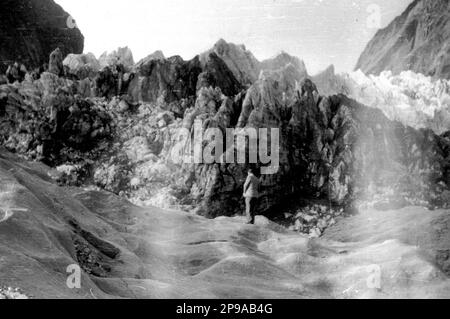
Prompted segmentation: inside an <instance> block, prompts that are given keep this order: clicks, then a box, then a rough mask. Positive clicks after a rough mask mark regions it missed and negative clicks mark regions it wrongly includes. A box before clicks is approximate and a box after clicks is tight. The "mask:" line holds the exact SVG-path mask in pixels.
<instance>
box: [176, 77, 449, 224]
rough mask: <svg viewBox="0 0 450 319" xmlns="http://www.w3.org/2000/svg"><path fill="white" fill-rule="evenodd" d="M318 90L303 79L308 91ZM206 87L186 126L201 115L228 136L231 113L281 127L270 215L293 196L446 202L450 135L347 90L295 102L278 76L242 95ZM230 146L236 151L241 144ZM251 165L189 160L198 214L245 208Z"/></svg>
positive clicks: (244, 122)
mask: <svg viewBox="0 0 450 319" xmlns="http://www.w3.org/2000/svg"><path fill="white" fill-rule="evenodd" d="M308 87H310V88H308ZM312 88H313V86H308V85H306V84H304V87H303V88H302V89H303V90H306V91H308V90H312ZM205 93H206V92H203V93H201V94H200V95H199V97H198V100H197V103H196V106H195V108H194V109H193V110H192V111H191V112H189V113H188V114H187V115H186V118H185V121H184V127H187V128H189V129H191V130H192V131H191V134H194V128H193V124H194V120H195V119H201V120H202V123H203V130H206V129H208V128H220V129H221V130H222V131H223V133H224V134H223V135H224V136H225V135H226V133H225V130H224V128H226V127H230V125H231V127H235V126H234V122H233V121H232V120H231V119H232V118H235V117H236V116H237V114H239V120H238V121H237V123H238V124H237V125H236V127H238V128H268V129H270V128H276V129H279V132H280V143H279V162H280V165H279V169H278V170H277V171H276V172H275V174H271V175H264V176H262V184H263V192H262V198H261V200H260V207H259V211H260V212H266V213H270V212H271V211H273V210H274V208H276V207H278V206H280V205H281V206H282V205H283V204H282V203H283V202H286V199H289V198H290V197H291V196H292V197H294V198H299V197H300V198H315V199H327V200H330V201H331V202H332V203H334V204H337V205H344V204H347V203H350V202H352V201H354V200H359V199H367V198H371V197H372V196H374V195H375V194H383V193H384V194H385V195H387V196H393V197H402V198H405V201H408V200H411V202H410V203H419V204H420V203H423V202H426V203H431V205H443V204H445V199H444V198H445V196H444V197H440V195H442V194H443V193H445V190H446V189H447V188H448V181H449V154H450V153H449V150H450V141H449V140H448V138H446V137H444V136H442V137H439V136H437V135H435V134H434V133H433V132H432V131H431V130H421V131H417V130H414V129H412V128H410V127H406V126H403V125H402V124H400V123H398V122H393V121H390V120H389V119H388V118H387V117H386V116H385V115H383V113H382V112H381V111H380V110H377V109H372V108H368V107H366V106H363V105H361V104H359V103H358V102H356V101H354V100H351V99H349V98H347V97H345V96H343V95H336V96H332V97H319V96H317V95H314V94H312V93H313V92H309V93H311V94H305V95H302V96H301V97H300V98H297V100H295V101H294V102H293V103H290V102H289V99H286V98H285V94H283V93H284V89H283V87H282V86H281V85H280V83H279V82H278V80H277V79H276V78H275V79H274V78H272V77H266V78H263V79H260V80H259V81H257V82H256V83H255V84H254V85H253V86H252V87H251V88H250V89H249V90H248V92H247V94H246V96H245V98H244V99H243V100H242V98H241V100H239V99H235V100H234V101H233V100H230V99H227V98H225V99H222V100H221V99H220V98H219V97H217V95H216V96H215V97H214V95H210V94H206V95H205ZM220 101H221V102H220ZM218 105H221V106H220V107H218ZM240 105H242V108H241V107H239V106H240ZM225 115H226V116H225ZM224 116H225V117H224ZM236 134H239V131H238V132H237V133H236ZM259 138H261V136H260V137H259ZM269 140H270V138H269ZM207 141H208V140H207ZM207 141H205V143H206V142H207ZM209 141H211V140H209ZM205 143H204V144H205ZM206 144H207V143H206ZM229 152H231V153H232V154H234V156H237V155H236V154H237V152H238V148H237V147H236V145H234V146H233V147H231V148H228V149H226V153H229ZM261 164H262V163H261V162H259V165H261ZM249 166H252V165H251V164H250V163H248V162H247V163H243V164H236V163H228V164H221V163H216V164H212V165H209V164H191V165H184V167H183V169H184V176H187V177H188V178H187V180H186V181H185V187H187V190H186V193H187V194H188V196H191V198H192V199H193V201H194V203H195V206H196V207H197V212H198V213H200V214H203V215H206V216H209V217H215V216H218V215H232V214H234V213H239V212H241V211H242V209H243V207H242V198H241V197H242V187H243V183H244V181H245V173H246V169H247V167H249ZM414 201H417V202H414Z"/></svg>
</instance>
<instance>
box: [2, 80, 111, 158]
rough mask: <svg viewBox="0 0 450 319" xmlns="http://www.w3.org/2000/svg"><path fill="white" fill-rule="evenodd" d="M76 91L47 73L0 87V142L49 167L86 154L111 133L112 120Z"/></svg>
mask: <svg viewBox="0 0 450 319" xmlns="http://www.w3.org/2000/svg"><path fill="white" fill-rule="evenodd" d="M79 89H80V87H78V86H77V85H76V83H74V82H72V81H70V80H67V79H65V78H62V77H58V76H57V75H56V74H53V73H49V72H44V73H42V74H41V76H40V78H39V79H38V80H34V79H32V78H28V79H27V80H25V81H24V82H22V83H21V84H18V83H16V84H14V85H3V86H0V101H1V102H0V144H2V145H4V146H5V147H6V148H7V149H9V150H10V151H13V152H16V153H19V154H22V155H24V156H26V157H27V158H30V159H38V160H41V161H44V162H46V163H48V164H52V165H55V164H58V163H65V162H71V161H77V160H79V159H80V157H83V156H86V157H88V155H86V154H84V153H85V152H90V151H92V150H93V149H94V148H95V147H96V146H97V145H98V143H99V142H100V141H102V140H105V139H108V138H109V137H110V136H111V126H110V122H111V118H110V116H109V115H108V113H107V112H106V110H105V109H102V108H99V107H97V105H95V104H94V103H93V102H92V101H90V100H87V99H84V98H82V97H81V96H80V94H79V93H80V91H79ZM81 154H84V155H83V156H82V155H81Z"/></svg>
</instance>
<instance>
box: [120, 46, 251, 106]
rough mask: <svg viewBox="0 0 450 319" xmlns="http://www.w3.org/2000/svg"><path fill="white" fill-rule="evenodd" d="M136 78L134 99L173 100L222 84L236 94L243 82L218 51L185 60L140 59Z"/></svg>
mask: <svg viewBox="0 0 450 319" xmlns="http://www.w3.org/2000/svg"><path fill="white" fill-rule="evenodd" d="M137 72H138V73H137V75H138V76H136V78H135V79H134V80H133V81H132V82H131V83H130V88H129V91H128V93H129V95H130V97H131V98H132V100H134V101H143V102H156V101H158V100H160V101H162V102H165V103H173V102H177V101H180V100H183V99H189V98H193V97H195V95H196V93H197V90H198V89H200V88H201V87H209V86H212V87H219V88H220V89H221V90H222V91H223V92H224V93H225V94H226V95H228V96H234V95H236V94H238V93H239V92H240V91H241V90H242V86H241V84H240V83H239V82H238V80H237V79H236V78H235V76H234V75H233V73H232V72H231V71H230V70H229V69H228V67H227V66H226V64H225V63H224V61H223V60H222V59H220V58H219V57H218V56H217V55H216V54H215V53H210V54H209V55H208V56H205V57H204V63H203V65H202V63H201V62H200V59H199V56H197V57H195V58H194V59H192V60H190V61H184V60H183V59H182V58H181V57H179V56H174V57H171V58H167V59H159V58H156V59H154V58H151V59H147V60H145V61H141V64H140V65H139V66H138V67H137Z"/></svg>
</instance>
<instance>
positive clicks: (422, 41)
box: [356, 0, 450, 79]
mask: <svg viewBox="0 0 450 319" xmlns="http://www.w3.org/2000/svg"><path fill="white" fill-rule="evenodd" d="M356 69H361V70H362V71H363V72H364V73H367V74H376V75H378V74H379V73H380V72H382V71H385V70H390V71H392V72H393V73H395V74H398V73H400V72H401V71H405V70H412V71H414V72H418V73H422V74H425V75H431V76H435V77H438V78H446V79H450V2H449V1H448V0H437V1H436V0H415V1H414V2H413V3H412V4H411V5H410V6H408V8H407V9H406V11H405V12H404V13H403V14H402V15H401V16H399V17H397V18H396V19H395V20H394V21H393V22H392V23H391V24H389V25H388V26H387V27H386V28H385V29H382V30H380V31H378V32H377V34H376V35H375V37H374V38H373V39H372V40H371V41H370V42H369V44H368V45H367V47H366V49H365V50H364V52H363V53H362V55H361V57H360V59H359V61H358V63H357V65H356Z"/></svg>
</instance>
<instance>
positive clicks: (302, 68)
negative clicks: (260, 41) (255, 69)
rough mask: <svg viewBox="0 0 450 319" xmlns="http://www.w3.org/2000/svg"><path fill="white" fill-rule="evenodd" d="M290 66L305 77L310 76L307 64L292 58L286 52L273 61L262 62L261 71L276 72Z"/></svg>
mask: <svg viewBox="0 0 450 319" xmlns="http://www.w3.org/2000/svg"><path fill="white" fill-rule="evenodd" d="M289 64H292V66H294V67H295V68H296V69H297V70H298V72H299V73H300V74H301V75H302V76H303V77H306V76H307V75H308V71H307V70H306V65H305V63H304V62H303V61H302V60H300V59H299V58H297V57H294V56H291V55H289V54H288V53H286V52H281V53H280V54H278V55H277V56H275V57H274V58H272V59H267V60H264V61H262V62H261V69H263V70H268V71H276V70H280V69H283V68H285V67H286V66H287V65H289Z"/></svg>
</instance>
